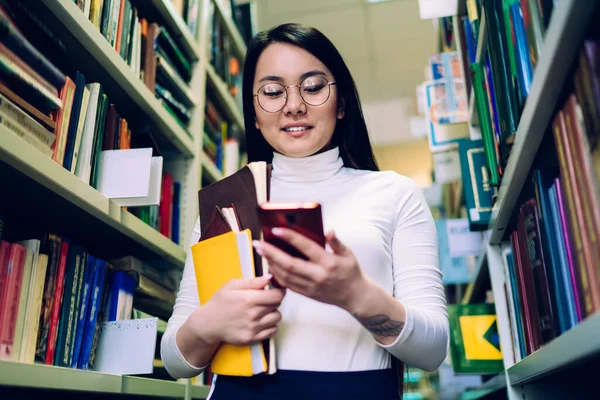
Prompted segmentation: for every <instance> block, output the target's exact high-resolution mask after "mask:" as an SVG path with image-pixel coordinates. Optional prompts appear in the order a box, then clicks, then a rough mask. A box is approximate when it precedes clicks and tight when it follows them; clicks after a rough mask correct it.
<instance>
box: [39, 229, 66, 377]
mask: <svg viewBox="0 0 600 400" xmlns="http://www.w3.org/2000/svg"><path fill="white" fill-rule="evenodd" d="M68 252H69V242H67V241H63V242H62V244H61V249H60V259H59V262H58V270H57V272H56V292H55V295H54V299H53V302H52V317H51V320H50V329H49V331H48V345H47V350H46V359H45V360H44V363H45V364H48V365H52V363H53V362H54V354H55V351H56V338H57V336H58V319H59V317H60V309H61V305H62V301H63V293H64V287H65V272H66V268H67V254H68Z"/></svg>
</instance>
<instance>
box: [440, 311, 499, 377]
mask: <svg viewBox="0 0 600 400" xmlns="http://www.w3.org/2000/svg"><path fill="white" fill-rule="evenodd" d="M448 317H449V320H450V357H451V359H452V368H453V369H454V372H458V373H468V374H495V373H499V372H503V371H504V360H503V358H502V351H501V350H500V335H499V334H498V325H497V316H496V310H495V307H494V305H493V304H465V305H463V304H452V305H448Z"/></svg>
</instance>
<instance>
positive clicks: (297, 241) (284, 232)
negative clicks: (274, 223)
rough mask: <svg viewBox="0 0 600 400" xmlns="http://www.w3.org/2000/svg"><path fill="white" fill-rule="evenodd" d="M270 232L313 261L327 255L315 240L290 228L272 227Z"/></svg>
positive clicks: (317, 260)
mask: <svg viewBox="0 0 600 400" xmlns="http://www.w3.org/2000/svg"><path fill="white" fill-rule="evenodd" d="M271 232H272V233H273V235H275V236H277V237H278V238H280V239H282V240H285V241H286V242H288V243H289V244H291V245H292V246H294V247H295V248H296V249H298V250H299V251H300V252H301V253H302V254H304V255H305V256H306V257H308V259H309V260H311V261H313V262H316V263H318V262H319V260H321V259H322V258H323V257H325V256H326V255H327V251H325V249H324V248H323V247H321V246H319V245H318V244H317V242H315V241H314V240H311V239H309V238H307V237H306V236H304V235H302V234H301V233H298V232H296V231H294V230H292V229H286V228H273V229H271Z"/></svg>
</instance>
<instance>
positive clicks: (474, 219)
mask: <svg viewBox="0 0 600 400" xmlns="http://www.w3.org/2000/svg"><path fill="white" fill-rule="evenodd" d="M458 152H459V157H460V167H461V174H462V181H463V190H464V195H465V205H466V207H467V216H468V218H469V227H470V229H471V230H485V229H487V228H488V226H489V223H490V218H491V216H492V207H493V205H494V203H493V199H492V197H493V194H494V190H493V187H492V185H491V184H490V182H489V174H488V168H487V164H486V157H485V150H484V147H483V141H482V140H477V141H475V140H461V141H460V142H459V143H458Z"/></svg>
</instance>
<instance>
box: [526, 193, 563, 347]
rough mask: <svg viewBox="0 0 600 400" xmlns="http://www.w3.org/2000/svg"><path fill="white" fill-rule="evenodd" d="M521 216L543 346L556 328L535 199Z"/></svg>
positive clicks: (552, 336)
mask: <svg viewBox="0 0 600 400" xmlns="http://www.w3.org/2000/svg"><path fill="white" fill-rule="evenodd" d="M521 215H522V216H523V221H524V228H525V231H524V237H525V239H526V252H527V256H528V259H527V261H528V262H529V268H531V272H532V275H533V284H534V287H535V293H534V295H535V296H536V299H537V306H538V311H537V312H538V315H539V319H540V329H541V333H542V336H541V338H542V344H544V343H548V342H549V341H551V340H552V339H554V338H555V337H556V328H555V321H554V319H555V315H554V314H553V312H552V302H551V301H550V286H549V283H548V282H549V279H548V275H549V274H548V265H547V264H546V257H545V254H544V252H543V251H542V238H541V237H542V234H541V230H540V219H539V213H538V208H537V202H536V201H535V199H530V200H528V201H526V202H525V204H523V205H522V206H521Z"/></svg>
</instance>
